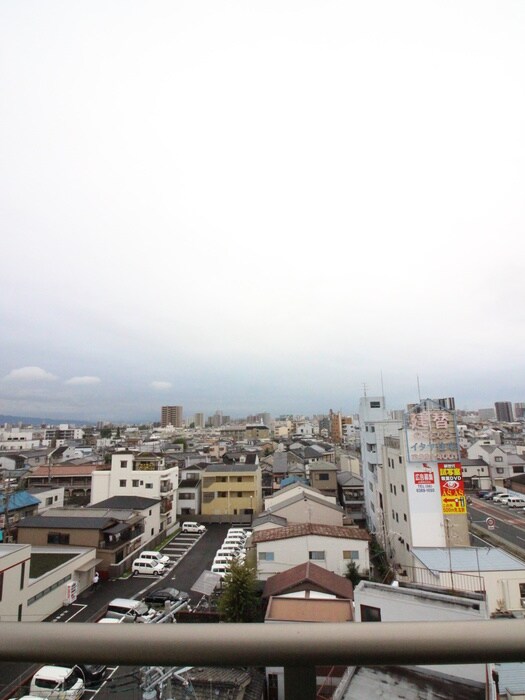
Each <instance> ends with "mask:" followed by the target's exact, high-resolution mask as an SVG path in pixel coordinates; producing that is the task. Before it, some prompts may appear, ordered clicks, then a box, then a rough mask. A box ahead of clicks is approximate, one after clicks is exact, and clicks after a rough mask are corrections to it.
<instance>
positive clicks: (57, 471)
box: [28, 464, 107, 479]
mask: <svg viewBox="0 0 525 700" xmlns="http://www.w3.org/2000/svg"><path fill="white" fill-rule="evenodd" d="M97 467H101V468H103V469H107V467H106V465H104V464H54V465H53V466H52V467H48V466H40V467H37V468H36V469H34V470H31V474H29V475H28V476H29V478H30V479H31V477H42V476H45V477H47V476H49V474H51V478H53V477H55V476H56V477H59V476H89V475H90V474H91V473H92V472H94V471H96V470H97Z"/></svg>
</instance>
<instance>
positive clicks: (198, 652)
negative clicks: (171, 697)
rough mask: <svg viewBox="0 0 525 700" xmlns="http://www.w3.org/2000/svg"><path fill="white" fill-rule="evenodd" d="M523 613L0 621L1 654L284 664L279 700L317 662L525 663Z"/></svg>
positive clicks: (304, 682)
mask: <svg viewBox="0 0 525 700" xmlns="http://www.w3.org/2000/svg"><path fill="white" fill-rule="evenodd" d="M524 640H525V620H480V621H461V622H381V623H376V624H374V623H368V624H367V623H349V624H344V623H339V624H337V623H288V624H282V625H279V624H267V625H265V624H222V625H216V624H215V625H213V626H212V627H210V625H208V624H176V625H153V624H152V625H148V624H142V625H137V624H134V625H133V624H132V625H97V624H93V623H74V622H73V623H68V624H47V623H33V622H24V623H16V622H1V623H0V661H3V662H8V661H25V662H40V663H70V664H75V663H77V662H78V661H79V660H80V659H82V660H83V662H84V663H106V664H107V663H112V664H122V665H128V666H129V665H138V666H144V665H151V666H167V667H177V666H235V667H239V666H256V667H261V666H281V667H284V677H285V694H286V700H308V699H309V698H312V699H313V698H315V694H316V672H315V667H316V666H343V665H344V666H387V665H420V664H425V665H428V664H483V663H490V662H494V663H496V662H522V661H524V660H525V642H524Z"/></svg>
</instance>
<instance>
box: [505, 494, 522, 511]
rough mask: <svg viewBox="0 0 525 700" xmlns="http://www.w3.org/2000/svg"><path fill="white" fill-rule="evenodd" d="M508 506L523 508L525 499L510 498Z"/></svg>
mask: <svg viewBox="0 0 525 700" xmlns="http://www.w3.org/2000/svg"><path fill="white" fill-rule="evenodd" d="M507 505H508V507H509V508H523V507H525V499H524V498H521V497H520V496H509V497H508V498H507Z"/></svg>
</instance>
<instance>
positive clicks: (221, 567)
mask: <svg viewBox="0 0 525 700" xmlns="http://www.w3.org/2000/svg"><path fill="white" fill-rule="evenodd" d="M229 570H230V567H229V566H228V565H226V564H212V567H211V572H212V573H213V574H219V576H220V577H221V578H222V577H224V576H226V574H227V573H228V571H229Z"/></svg>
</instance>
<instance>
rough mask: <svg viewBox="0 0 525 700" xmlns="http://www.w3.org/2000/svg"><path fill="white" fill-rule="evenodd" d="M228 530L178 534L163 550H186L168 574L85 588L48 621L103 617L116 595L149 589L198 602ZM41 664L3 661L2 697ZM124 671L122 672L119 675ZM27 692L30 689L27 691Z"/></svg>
mask: <svg viewBox="0 0 525 700" xmlns="http://www.w3.org/2000/svg"><path fill="white" fill-rule="evenodd" d="M227 530H228V525H210V527H209V528H208V530H207V531H206V532H205V533H204V535H202V536H198V535H184V534H182V533H179V534H178V535H177V536H176V537H175V538H174V539H173V540H172V541H171V542H170V543H169V545H167V546H166V547H165V548H164V549H163V552H164V553H165V554H168V555H169V556H170V558H171V557H173V560H174V559H175V558H176V557H179V556H180V554H181V553H182V552H183V553H182V556H181V557H180V558H179V559H178V561H177V563H176V564H175V565H174V567H172V568H171V569H170V570H169V572H168V573H167V574H166V575H165V576H162V577H161V578H157V577H155V576H129V577H128V578H125V579H116V580H113V581H103V582H102V581H101V582H100V583H99V584H98V586H97V588H96V589H95V590H91V589H90V590H87V591H84V592H83V593H82V594H81V595H80V596H79V597H78V599H77V600H76V602H75V603H73V604H72V605H68V606H65V607H63V608H61V609H60V610H57V611H56V612H55V613H53V615H51V616H50V617H49V618H48V619H47V620H46V621H45V622H55V623H56V622H63V623H66V622H68V621H74V622H94V621H96V620H98V619H100V618H101V617H103V615H104V611H105V609H106V606H107V604H108V603H109V601H110V600H112V599H113V598H141V597H143V596H144V595H145V593H146V591H149V590H153V589H157V588H166V587H168V586H173V587H175V588H178V589H179V590H183V591H187V592H188V593H190V596H191V599H192V602H194V603H195V602H197V601H198V600H199V599H200V597H201V596H200V594H192V592H191V587H192V586H193V584H194V583H195V581H196V580H197V579H198V577H199V576H200V574H201V573H202V572H203V571H205V570H206V569H209V568H210V567H211V564H212V561H213V557H214V556H215V552H216V551H217V549H218V548H219V547H220V545H221V543H222V541H223V539H224V537H225V536H226V532H227ZM43 624H45V623H43ZM79 662H80V659H79ZM40 665H41V664H32V665H30V664H26V663H6V662H4V663H2V664H0V700H6V699H7V698H11V697H15V695H16V696H17V697H18V696H19V695H20V692H18V690H17V689H19V688H20V686H21V685H23V684H24V682H25V681H26V680H27V679H29V678H31V676H32V675H33V673H34V672H35V671H36V670H37V669H38V668H39V667H40ZM130 672H132V669H131V670H130V669H127V671H126V673H125V675H126V674H128V673H130ZM121 674H122V671H120V672H119V674H118V675H121ZM107 685H109V683H108V684H106V686H107ZM135 688H136V687H135ZM122 691H124V688H123V689H122ZM27 692H29V691H28V690H27ZM114 693H115V690H113V697H114ZM94 694H96V693H95V692H94V691H89V692H87V693H86V695H85V697H86V698H90V697H92V696H93V695H94ZM120 695H121V692H120V691H119V696H120ZM135 697H136V689H135Z"/></svg>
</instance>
